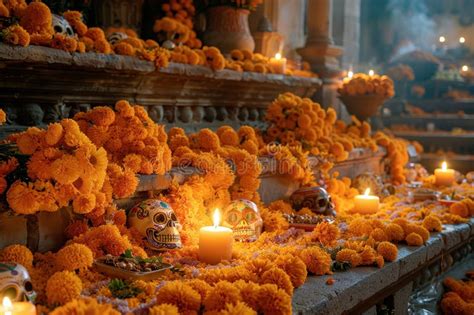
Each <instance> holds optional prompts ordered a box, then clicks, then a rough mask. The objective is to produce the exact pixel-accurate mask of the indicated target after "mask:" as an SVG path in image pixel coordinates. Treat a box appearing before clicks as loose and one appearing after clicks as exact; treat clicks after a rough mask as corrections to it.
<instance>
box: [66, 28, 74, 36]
mask: <svg viewBox="0 0 474 315" xmlns="http://www.w3.org/2000/svg"><path fill="white" fill-rule="evenodd" d="M66 33H67V34H68V35H69V36H72V35H74V32H73V31H72V29H71V28H70V27H68V28H66Z"/></svg>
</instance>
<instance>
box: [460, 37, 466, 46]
mask: <svg viewBox="0 0 474 315" xmlns="http://www.w3.org/2000/svg"><path fill="white" fill-rule="evenodd" d="M465 42H466V39H465V38H464V36H461V37H459V43H460V44H464V43H465Z"/></svg>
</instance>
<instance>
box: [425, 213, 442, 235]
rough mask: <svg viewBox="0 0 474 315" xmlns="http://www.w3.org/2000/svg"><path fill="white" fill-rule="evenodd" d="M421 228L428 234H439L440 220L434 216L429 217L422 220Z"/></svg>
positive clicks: (440, 229)
mask: <svg viewBox="0 0 474 315" xmlns="http://www.w3.org/2000/svg"><path fill="white" fill-rule="evenodd" d="M423 226H424V227H425V229H427V230H428V231H430V232H441V231H442V230H443V225H442V224H441V220H440V219H438V217H436V216H434V215H429V216H427V217H425V218H424V219H423Z"/></svg>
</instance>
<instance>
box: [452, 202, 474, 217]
mask: <svg viewBox="0 0 474 315" xmlns="http://www.w3.org/2000/svg"><path fill="white" fill-rule="evenodd" d="M449 212H451V213H452V214H455V215H458V216H460V217H462V218H468V217H469V215H470V212H469V208H468V206H467V205H466V204H465V203H463V202H456V203H453V204H452V205H451V206H450V207H449Z"/></svg>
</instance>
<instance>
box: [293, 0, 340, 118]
mask: <svg viewBox="0 0 474 315" xmlns="http://www.w3.org/2000/svg"><path fill="white" fill-rule="evenodd" d="M307 14H308V16H307V19H306V20H307V22H306V24H307V28H308V37H307V39H306V45H305V47H303V48H300V49H298V53H299V54H300V55H301V56H302V57H303V59H304V60H305V61H307V62H309V63H310V64H311V69H312V70H313V71H314V72H316V73H317V74H318V75H319V76H320V78H321V79H322V80H323V87H322V88H321V90H320V91H319V92H318V93H317V95H316V96H315V98H316V100H317V101H319V102H321V103H322V105H324V106H325V107H328V106H334V107H336V109H337V105H336V104H338V103H339V102H338V100H337V98H336V89H337V83H338V79H339V78H340V76H341V69H340V67H339V60H338V57H339V56H340V55H341V54H342V48H341V47H338V46H336V45H334V41H333V39H332V0H308V7H307Z"/></svg>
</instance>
